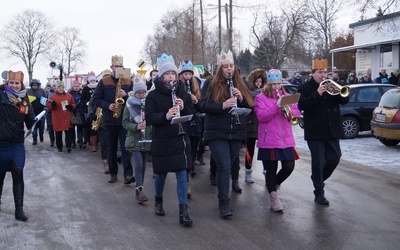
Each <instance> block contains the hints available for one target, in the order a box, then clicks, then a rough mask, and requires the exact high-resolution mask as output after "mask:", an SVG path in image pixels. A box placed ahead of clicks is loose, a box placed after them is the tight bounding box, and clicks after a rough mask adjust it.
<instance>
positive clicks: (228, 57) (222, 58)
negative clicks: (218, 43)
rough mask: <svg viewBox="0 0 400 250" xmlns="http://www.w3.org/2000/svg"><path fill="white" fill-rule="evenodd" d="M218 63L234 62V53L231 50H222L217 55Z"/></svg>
mask: <svg viewBox="0 0 400 250" xmlns="http://www.w3.org/2000/svg"><path fill="white" fill-rule="evenodd" d="M217 63H218V65H222V64H226V63H233V54H232V52H231V51H230V50H229V51H228V53H225V52H224V51H222V52H221V54H220V55H218V56H217Z"/></svg>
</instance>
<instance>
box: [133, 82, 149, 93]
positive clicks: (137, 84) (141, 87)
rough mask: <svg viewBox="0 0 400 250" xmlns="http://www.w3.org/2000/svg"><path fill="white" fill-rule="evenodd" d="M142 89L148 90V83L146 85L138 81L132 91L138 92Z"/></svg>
mask: <svg viewBox="0 0 400 250" xmlns="http://www.w3.org/2000/svg"><path fill="white" fill-rule="evenodd" d="M140 90H143V91H147V85H146V84H143V83H136V84H134V85H133V90H132V92H133V93H134V94H136V92H138V91H140Z"/></svg>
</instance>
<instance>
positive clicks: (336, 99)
mask: <svg viewBox="0 0 400 250" xmlns="http://www.w3.org/2000/svg"><path fill="white" fill-rule="evenodd" d="M318 87H319V84H318V83H317V82H316V81H315V80H314V79H313V78H311V79H310V80H309V81H308V82H306V83H304V84H302V85H301V86H300V87H299V89H298V92H299V93H300V99H299V103H298V107H299V109H300V110H303V111H304V113H303V116H304V139H305V140H306V141H321V140H330V139H339V138H341V137H342V136H343V127H342V117H341V114H340V107H339V104H346V103H348V102H349V97H341V96H340V95H330V94H328V93H327V92H325V93H323V94H322V96H320V95H319V94H318V92H317V89H318Z"/></svg>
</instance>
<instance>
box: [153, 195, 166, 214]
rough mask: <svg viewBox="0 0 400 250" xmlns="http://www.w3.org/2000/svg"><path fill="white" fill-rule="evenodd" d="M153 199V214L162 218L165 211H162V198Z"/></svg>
mask: <svg viewBox="0 0 400 250" xmlns="http://www.w3.org/2000/svg"><path fill="white" fill-rule="evenodd" d="M154 198H155V199H156V203H155V204H154V212H155V213H156V215H158V216H164V215H165V211H164V207H163V198H162V196H161V197H157V196H154Z"/></svg>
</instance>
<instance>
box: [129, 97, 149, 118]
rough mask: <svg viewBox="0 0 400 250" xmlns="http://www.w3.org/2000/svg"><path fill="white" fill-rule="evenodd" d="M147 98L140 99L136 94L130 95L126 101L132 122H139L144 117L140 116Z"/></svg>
mask: <svg viewBox="0 0 400 250" xmlns="http://www.w3.org/2000/svg"><path fill="white" fill-rule="evenodd" d="M144 101H145V99H138V98H136V97H134V96H130V97H129V98H128V100H127V101H126V106H127V107H128V110H129V117H130V119H129V120H130V121H131V122H135V123H137V124H139V123H140V122H141V121H142V119H141V118H140V109H141V107H142V105H143V106H144Z"/></svg>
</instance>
